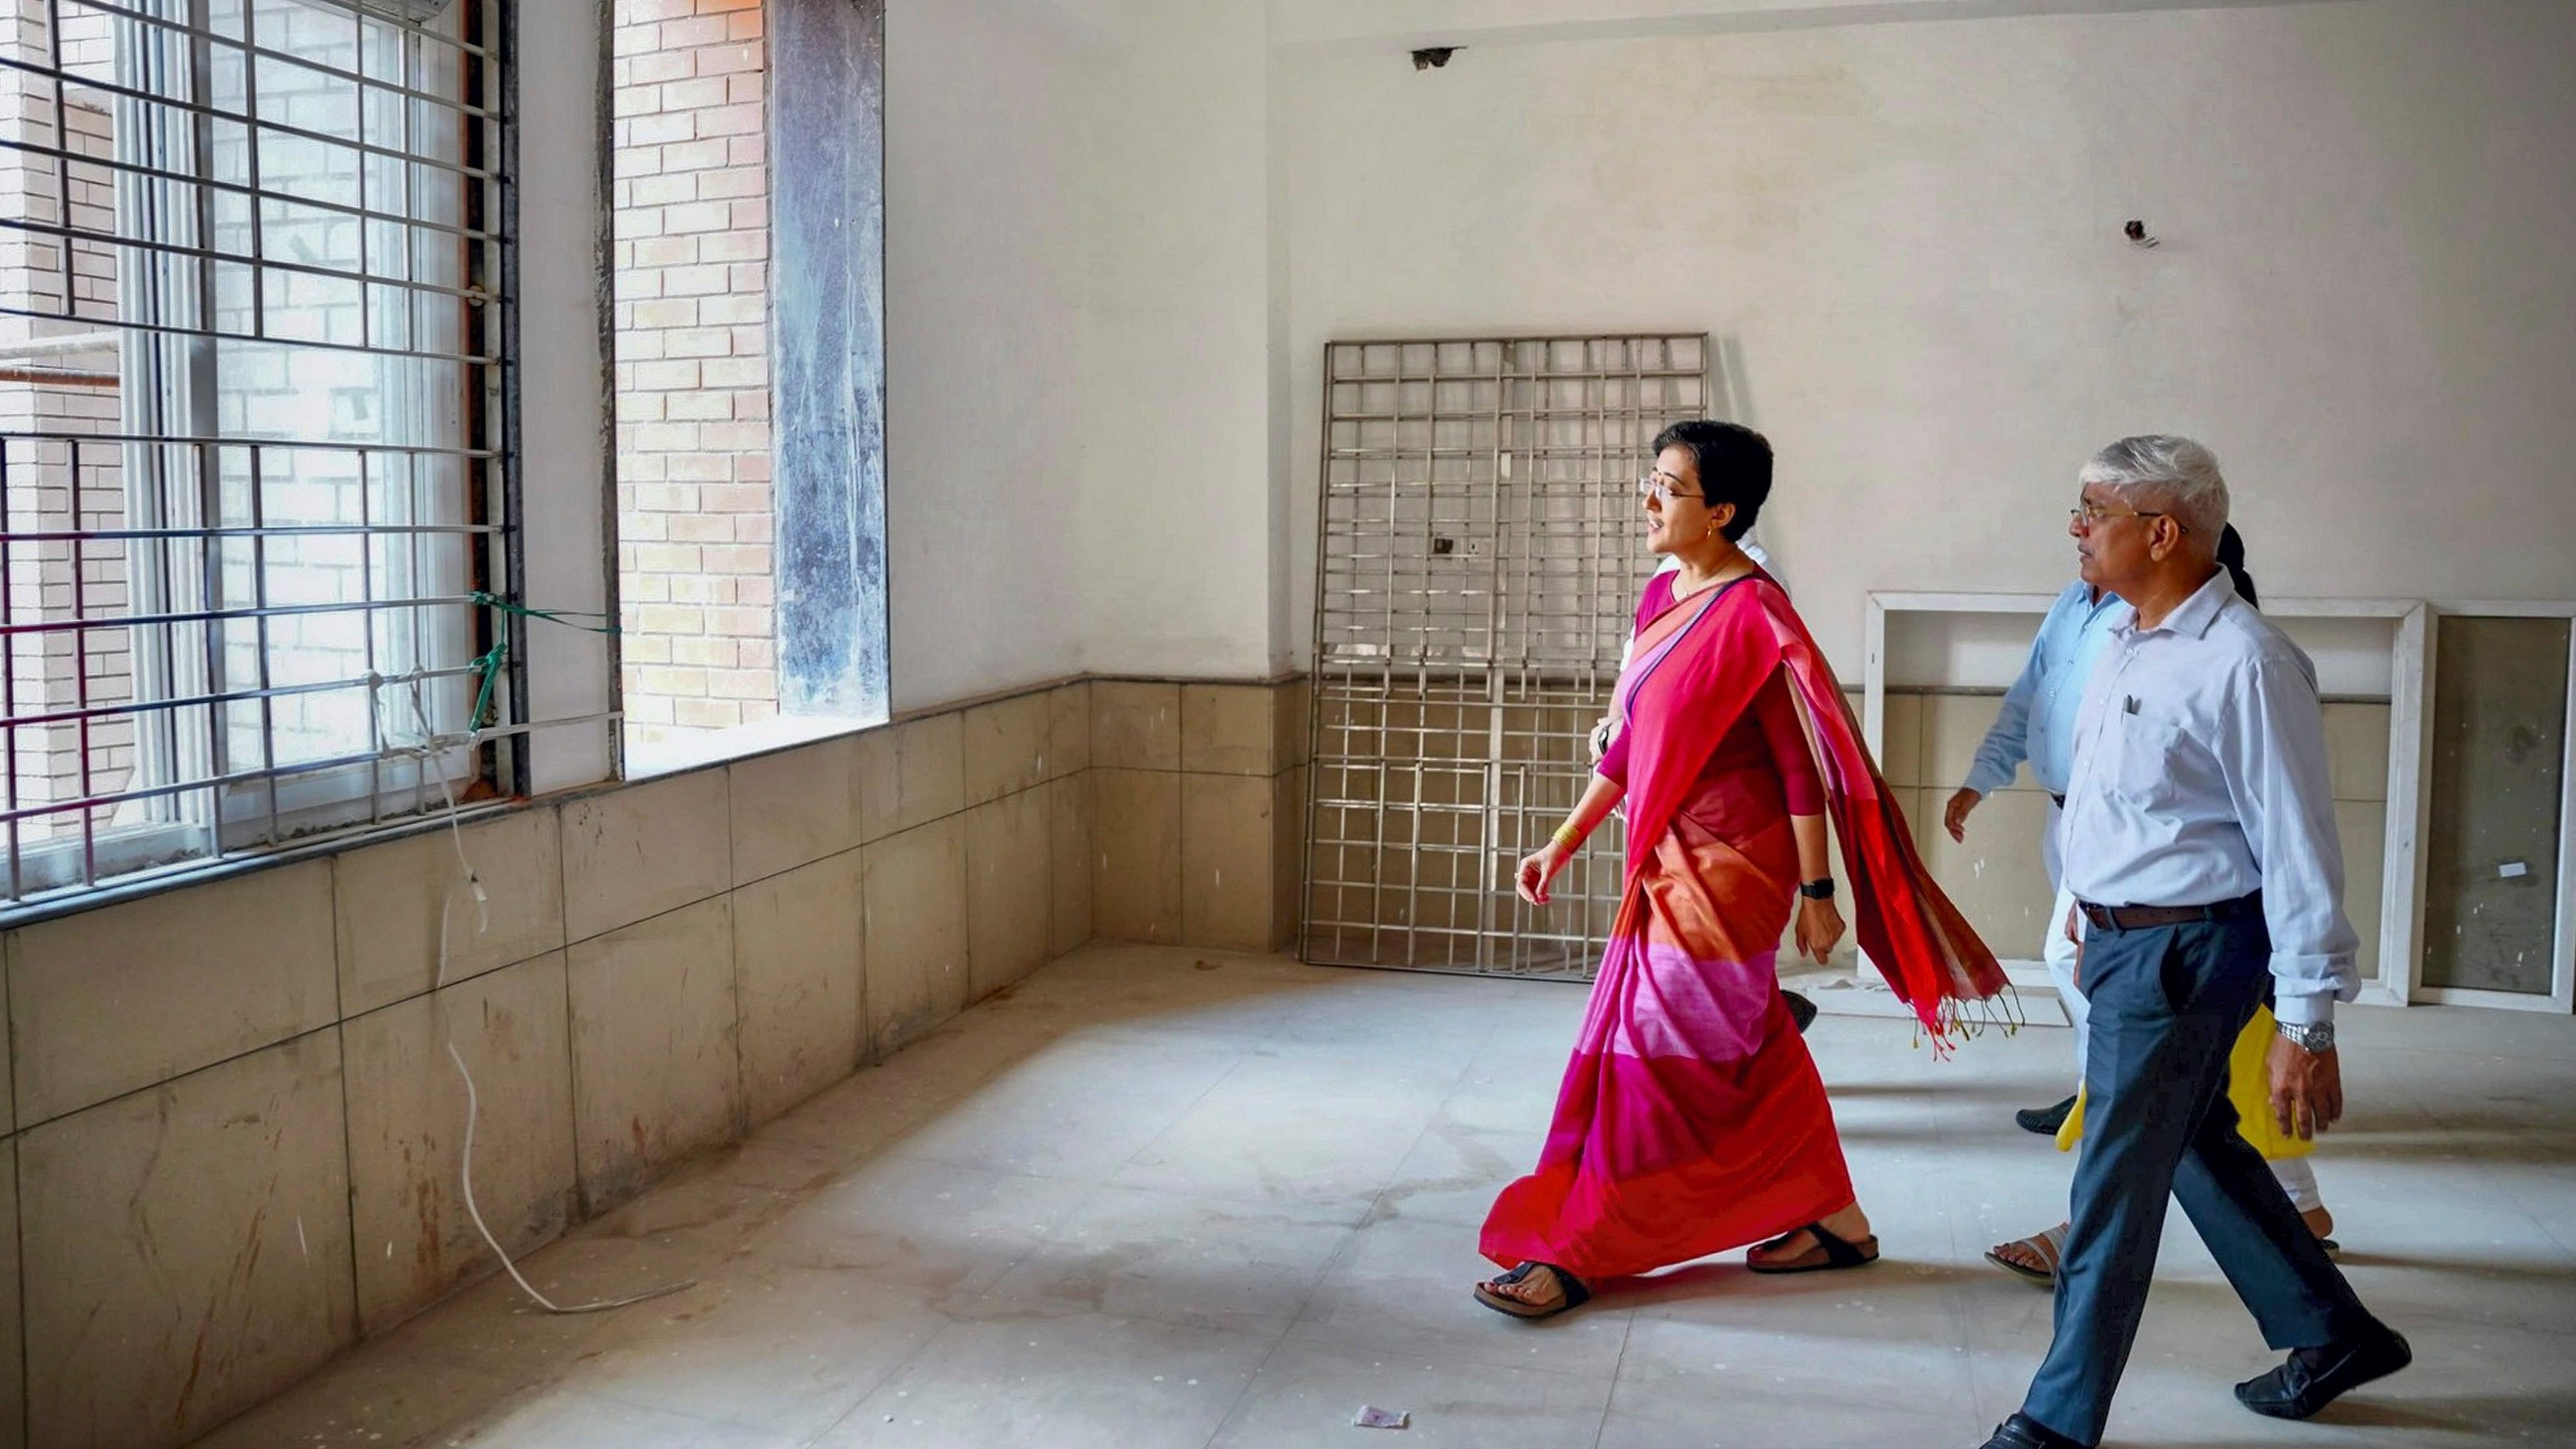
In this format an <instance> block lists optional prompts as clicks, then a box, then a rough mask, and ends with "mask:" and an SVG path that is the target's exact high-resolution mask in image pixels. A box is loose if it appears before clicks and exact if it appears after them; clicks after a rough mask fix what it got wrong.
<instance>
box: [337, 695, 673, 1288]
mask: <svg viewBox="0 0 2576 1449" xmlns="http://www.w3.org/2000/svg"><path fill="white" fill-rule="evenodd" d="M382 682H383V681H381V680H378V679H375V678H373V677H372V676H371V677H370V683H371V684H375V683H382ZM410 683H411V710H412V714H413V715H414V716H415V717H416V718H418V719H419V721H420V733H421V743H420V745H419V746H418V747H417V748H413V749H406V750H403V751H400V753H403V754H407V755H411V756H413V757H414V758H416V759H418V760H419V761H420V762H421V765H422V768H424V769H427V770H430V771H432V772H433V773H435V774H436V775H437V776H438V794H439V798H440V799H441V800H444V801H445V802H446V803H447V832H448V837H449V839H450V841H451V842H452V843H453V844H454V845H455V847H456V867H457V869H458V871H459V872H461V873H462V876H463V880H464V885H465V887H466V889H468V890H470V891H472V892H473V894H474V934H476V935H478V936H480V935H482V934H484V933H485V932H487V931H489V930H491V929H492V911H491V898H490V897H489V896H488V895H486V894H485V893H484V890H483V879H482V877H481V876H479V875H477V874H475V871H474V863H473V862H472V861H471V860H469V859H467V858H466V855H465V826H464V824H463V822H462V821H461V820H460V819H459V818H458V811H457V807H456V792H455V791H453V790H451V789H449V788H448V785H447V770H446V767H445V766H444V765H443V764H441V763H440V761H439V758H438V756H439V753H440V752H441V751H442V750H444V749H446V748H448V743H443V742H442V741H441V740H440V738H439V736H438V734H437V733H436V732H435V731H433V730H432V729H431V728H430V727H429V712H428V710H427V709H425V708H424V707H423V706H422V704H421V698H420V680H419V678H418V677H417V676H415V677H414V678H413V679H412V680H411V681H410ZM464 738H466V739H469V740H470V739H471V738H472V736H471V735H467V736H465V737H464ZM450 743H452V742H450ZM455 904H456V887H455V886H452V885H451V886H449V887H448V888H447V889H446V891H445V892H443V893H442V894H441V895H440V896H439V898H438V974H437V975H436V976H434V977H432V978H431V980H430V988H429V989H430V990H431V992H433V993H435V992H437V991H438V990H439V988H441V987H443V986H445V985H446V984H447V920H448V915H449V912H450V910H451V908H452V907H454V906H455ZM447 1059H448V1060H449V1061H451V1062H453V1063H455V1064H456V1075H457V1076H459V1077H461V1078H463V1079H464V1081H465V1141H464V1143H463V1151H462V1152H461V1153H460V1154H459V1156H460V1159H461V1161H460V1163H459V1166H458V1172H457V1177H458V1183H457V1185H458V1186H459V1187H460V1188H462V1189H463V1190H464V1194H465V1215H466V1216H467V1217H470V1218H472V1219H473V1220H474V1231H476V1232H478V1233H481V1234H482V1235H483V1242H484V1244H485V1245H486V1246H487V1247H489V1248H491V1250H492V1256H493V1257H496V1258H498V1259H500V1260H501V1267H502V1270H503V1271H504V1272H507V1273H508V1274H509V1275H510V1281H511V1282H513V1283H516V1284H518V1285H519V1291H520V1292H522V1293H525V1294H527V1295H528V1297H529V1299H530V1300H531V1301H533V1302H534V1303H535V1304H536V1305H537V1306H538V1307H539V1308H542V1309H544V1310H545V1311H547V1312H548V1313H602V1312H605V1311H607V1310H609V1309H611V1308H625V1307H629V1306H631V1305H633V1304H637V1303H643V1302H646V1301H648V1300H651V1299H655V1298H665V1297H668V1296H670V1295H671V1294H674V1293H677V1292H679V1291H681V1290H682V1289H684V1288H694V1287H696V1286H697V1280H696V1279H694V1278H688V1279H683V1280H681V1281H680V1282H677V1283H665V1284H663V1285H662V1286H661V1287H659V1288H648V1289H646V1290H645V1291H643V1292H641V1293H636V1294H632V1295H630V1296H628V1297H624V1298H609V1299H602V1300H600V1301H599V1302H596V1303H573V1304H562V1303H557V1302H555V1301H554V1300H553V1299H551V1298H548V1297H547V1296H546V1295H544V1294H543V1293H540V1292H538V1291H537V1288H536V1285H535V1284H533V1283H530V1282H529V1281H528V1279H527V1275H525V1274H523V1273H521V1272H520V1271H519V1265H518V1264H517V1263H516V1262H514V1261H512V1260H511V1257H510V1253H509V1250H508V1249H506V1248H504V1247H502V1246H501V1240H500V1239H499V1238H496V1237H494V1236H492V1229H491V1227H490V1226H489V1225H487V1224H486V1223H485V1222H484V1221H483V1209H482V1208H481V1207H479V1206H478V1205H476V1203H475V1201H474V1122H475V1119H476V1118H477V1117H478V1116H480V1115H481V1112H482V1094H481V1093H479V1092H477V1091H476V1090H475V1089H474V1074H473V1073H472V1072H469V1071H467V1070H466V1069H465V1055H464V1053H462V1052H459V1051H458V1050H457V1049H456V1038H455V1036H454V1034H453V1033H451V1034H450V1035H449V1036H448V1039H447Z"/></svg>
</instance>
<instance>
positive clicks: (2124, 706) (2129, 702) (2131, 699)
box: [2120, 694, 2138, 714]
mask: <svg viewBox="0 0 2576 1449" xmlns="http://www.w3.org/2000/svg"><path fill="white" fill-rule="evenodd" d="M2120 709H2121V711H2122V712H2123V713H2126V714H2136V713H2137V712H2138V697H2137V696H2136V695H2134V694H2132V695H2128V696H2126V697H2124V698H2123V699H2122V700H2121V701H2120Z"/></svg>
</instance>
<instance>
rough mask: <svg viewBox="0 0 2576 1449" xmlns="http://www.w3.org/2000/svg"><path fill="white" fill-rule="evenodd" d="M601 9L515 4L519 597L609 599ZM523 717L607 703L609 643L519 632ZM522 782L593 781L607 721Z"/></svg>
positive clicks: (583, 602) (611, 698)
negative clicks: (523, 591) (524, 661)
mask: <svg viewBox="0 0 2576 1449" xmlns="http://www.w3.org/2000/svg"><path fill="white" fill-rule="evenodd" d="M605 8H606V7H604V6H600V7H594V6H591V5H587V4H575V3H570V0H565V3H559V4H552V5H523V6H519V7H517V8H516V9H515V10H514V11H513V12H512V13H513V14H515V15H516V16H517V17H518V24H519V35H518V39H519V63H520V85H519V108H520V110H519V114H520V128H519V257H518V261H519V275H518V279H517V280H518V293H519V299H518V300H519V331H520V355H519V386H520V422H519V426H520V458H519V488H520V497H521V508H522V510H523V512H524V532H523V533H522V534H521V535H520V539H521V542H520V547H521V549H522V557H523V560H524V564H525V567H526V570H527V581H528V600H529V602H531V603H533V604H535V605H537V606H538V607H540V608H546V609H559V610H560V609H575V610H583V611H588V612H594V613H595V612H599V611H603V610H605V609H607V607H608V602H607V600H608V581H609V558H610V553H609V547H608V543H609V527H610V524H609V519H610V517H611V516H612V515H611V490H610V489H609V486H608V476H607V468H608V461H607V460H608V433H607V427H608V411H607V410H608V388H607V374H606V366H607V364H606V360H605V357H604V355H603V353H602V351H601V345H600V312H599V307H600V296H601V288H600V268H601V266H602V265H603V264H604V263H605V262H606V256H605V255H604V253H603V251H602V237H601V229H602V227H603V226H604V225H605V223H606V218H607V212H606V204H607V198H606V197H605V196H604V195H602V194H601V190H600V184H599V174H600V166H601V160H602V157H601V147H602V146H603V145H604V144H605V142H606V138H605V137H604V136H602V135H601V132H600V86H601V81H602V77H601V75H600V65H599V58H600V50H601V31H600V26H601V24H602V17H601V15H600V11H601V10H603V9H605ZM528 695H529V698H528V706H529V708H528V717H529V718H530V719H536V720H549V719H571V718H578V717H581V716H588V715H597V714H600V713H602V712H604V711H607V710H612V709H615V708H616V707H617V705H616V697H617V688H616V678H615V671H614V670H612V669H611V668H610V667H609V662H608V641H607V640H606V639H605V638H604V637H603V636H601V635H597V634H590V633H584V632H581V631H578V630H573V629H558V628H549V627H543V626H538V627H533V628H531V629H530V630H529V631H528ZM529 739H530V745H529V747H530V750H531V756H530V766H531V770H532V773H533V775H534V777H535V788H536V790H537V792H538V793H540V794H542V793H544V792H546V791H549V790H560V789H565V788H568V787H571V786H574V785H586V784H589V783H591V782H592V781H594V780H604V779H607V778H608V777H609V776H610V775H611V774H613V773H614V772H615V770H616V763H615V759H616V757H615V754H614V752H613V751H612V750H611V749H610V748H609V731H608V727H607V726H606V725H605V724H585V725H569V726H564V727H562V728H557V729H542V730H538V731H536V732H535V733H533V734H532V735H531V736H530V737H529Z"/></svg>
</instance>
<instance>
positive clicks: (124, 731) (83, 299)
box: [0, 0, 135, 842]
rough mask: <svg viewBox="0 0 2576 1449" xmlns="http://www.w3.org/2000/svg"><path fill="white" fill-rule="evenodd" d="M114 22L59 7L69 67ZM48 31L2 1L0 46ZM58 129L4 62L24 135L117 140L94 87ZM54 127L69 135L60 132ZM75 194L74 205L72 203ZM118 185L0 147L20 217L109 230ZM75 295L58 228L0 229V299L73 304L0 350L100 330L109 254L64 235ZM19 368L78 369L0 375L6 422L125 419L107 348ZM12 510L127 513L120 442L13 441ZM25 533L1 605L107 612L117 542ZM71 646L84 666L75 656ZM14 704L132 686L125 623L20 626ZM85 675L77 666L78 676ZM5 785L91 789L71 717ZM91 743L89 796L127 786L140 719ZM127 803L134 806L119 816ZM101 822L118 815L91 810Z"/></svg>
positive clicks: (94, 143) (93, 68)
mask: <svg viewBox="0 0 2576 1449" xmlns="http://www.w3.org/2000/svg"><path fill="white" fill-rule="evenodd" d="M107 27H108V20H107V17H105V16H103V15H98V14H94V13H91V12H87V11H82V10H71V11H68V12H67V13H66V14H65V15H64V35H63V37H62V40H63V44H62V51H63V60H64V63H65V64H66V65H67V66H69V67H71V68H73V69H74V70H75V71H77V72H78V73H81V74H84V75H96V76H100V77H102V78H104V77H106V76H107V75H108V73H109V71H110V69H111V67H112V59H113V57H112V53H111V51H110V50H109V48H108V47H109V44H110V39H109V34H108V28H107ZM52 45H53V37H52V33H51V30H50V26H49V18H48V14H47V11H46V9H45V7H44V6H43V4H42V3H41V0H0V53H5V54H7V55H8V56H10V57H11V58H13V59H18V60H22V61H26V62H29V63H33V64H38V65H45V64H50V63H51V61H52ZM62 100H63V105H62V110H61V118H60V120H61V130H60V132H59V133H58V132H57V129H56V113H55V107H54V101H55V96H54V88H53V85H52V83H51V82H49V81H47V80H45V79H43V78H41V77H38V76H34V75H30V74H27V73H26V72H23V71H15V70H11V71H0V128H5V129H6V132H7V134H8V135H9V136H11V137H12V138H14V139H19V140H23V141H25V142H26V143H28V144H30V145H35V146H43V147H49V148H50V147H54V146H56V145H60V146H61V147H62V148H63V149H65V150H68V151H71V152H74V153H76V154H78V155H83V156H108V155H111V154H113V151H114V135H113V130H112V122H111V119H110V117H109V113H108V111H107V108H106V101H105V98H104V97H102V96H101V95H99V94H98V93H96V92H85V91H82V90H79V89H71V90H68V91H67V92H66V93H65V95H64V96H63V97H62ZM58 134H59V135H60V136H61V137H62V139H60V140H58V139H57V137H58ZM66 201H68V213H67V212H66V208H65V203H66ZM115 207H116V197H115V188H114V184H113V181H112V178H111V177H110V175H109V173H108V172H107V171H106V170H105V169H104V168H101V167H90V166H82V165H80V164H78V163H76V162H75V163H64V164H61V165H57V164H56V162H55V161H54V159H53V158H51V157H46V156H42V155H38V154H34V153H31V152H27V151H20V150H15V149H8V150H0V209H5V210H7V211H9V212H11V213H13V214H15V215H20V216H24V217H26V218H28V219H29V220H32V221H36V222H41V223H46V224H62V225H69V226H73V227H78V228H81V229H83V230H101V231H103V230H110V229H112V228H113V227H114V224H115V216H116V211H115ZM69 246H70V252H71V269H70V270H71V276H70V288H71V298H70V305H69V306H68V307H67V306H66V301H65V297H64V295H63V294H64V286H65V277H64V268H63V251H64V247H65V242H64V241H63V240H62V239H61V238H59V237H53V236H45V235H40V234H37V233H33V232H25V231H17V230H11V231H8V232H6V233H5V234H0V302H5V304H6V305H8V306H10V307H13V308H24V309H27V310H29V311H34V312H39V313H46V314H68V315H64V316H62V317H61V320H54V318H53V317H51V316H49V317H46V318H42V319H39V318H31V317H25V316H14V315H13V316H7V317H0V355H9V354H12V353H16V352H18V351H19V350H20V349H22V348H23V346H24V345H25V344H28V343H34V342H42V341H45V340H47V339H51V338H59V337H66V336H70V335H74V334H80V333H88V332H95V331H97V330H99V328H100V324H101V322H102V321H103V320H105V319H109V318H112V317H114V316H115V310H116V256H115V253H114V252H113V250H112V249H110V248H108V247H106V246H103V245H100V244H98V243H95V242H82V241H74V242H71V243H69ZM17 365H19V366H24V367H30V368H34V369H37V370H41V371H43V372H48V373H53V372H59V373H65V374H78V375H83V376H84V380H83V381H79V382H71V381H59V382H58V381H53V380H50V379H48V380H42V381H37V380H17V379H13V380H8V381H0V431H17V430H22V429H23V430H27V431H34V432H46V433H70V434H103V433H114V432H116V431H117V429H118V425H119V411H118V407H119V405H118V394H117V389H116V388H115V387H114V386H113V385H106V386H102V385H99V384H98V383H97V382H96V381H94V380H93V379H96V378H98V377H100V376H102V375H105V374H112V373H114V372H115V370H116V365H117V364H116V353H115V350H114V348H113V347H109V348H106V349H105V350H103V351H100V350H93V351H83V352H75V353H53V354H49V355H45V356H41V357H34V358H29V359H28V360H27V361H26V362H25V363H21V364H17ZM9 462H10V465H11V469H10V476H9V488H8V506H7V519H8V526H9V528H10V530H11V531H12V532H60V531H64V530H66V529H69V528H71V527H73V526H74V524H73V520H74V518H75V517H76V516H77V518H78V520H79V526H82V527H87V528H92V529H114V528H120V527H123V526H124V524H125V479H124V465H123V450H122V449H120V448H119V447H118V446H117V445H115V444H113V443H98V444H92V445H88V446H81V447H78V448H77V450H75V446H74V445H72V444H69V443H63V442H43V443H35V442H20V443H17V444H15V445H13V446H12V447H11V448H10V457H9ZM75 552H76V551H75V550H74V548H73V546H72V545H71V544H69V543H33V542H30V543H19V544H12V545H10V546H9V555H8V561H9V580H8V596H7V609H8V617H9V619H10V620H11V621H12V622H17V623H35V622H59V621H63V620H68V619H71V618H72V617H74V616H75V613H76V612H77V611H79V606H80V605H81V604H82V603H83V602H84V601H85V602H86V603H87V605H88V609H87V612H89V613H92V614H97V613H102V612H113V611H115V610H117V609H121V608H123V607H124V606H125V603H126V588H127V574H126V550H125V545H124V544H123V543H121V542H113V541H103V542H96V543H88V544H84V545H83V546H82V547H81V548H80V549H78V550H77V557H75ZM76 653H77V656H78V659H79V661H80V662H79V664H78V665H77V666H76V665H75V662H74V661H75V655H76ZM8 670H9V676H10V678H9V690H10V694H9V703H10V704H11V706H12V710H11V712H12V713H15V714H19V715H31V714H41V713H46V712H50V711H57V710H69V709H76V708H81V707H84V706H86V707H91V708H98V707H106V706H112V705H116V704H121V703H125V702H127V701H129V700H131V699H132V698H133V696H134V669H133V655H132V649H131V642H130V640H129V638H128V634H127V631H125V630H123V629H101V630H92V631H89V632H87V633H86V634H84V635H78V636H76V635H75V634H73V633H71V632H69V631H64V632H59V633H47V634H28V635H19V636H14V637H13V638H12V639H11V640H10V642H9V651H8ZM83 676H86V677H85V678H84V677H83ZM16 735H17V737H16V739H15V740H14V741H12V743H14V744H15V746H16V760H15V769H14V771H13V775H14V778H13V781H12V783H13V784H14V787H15V795H16V803H17V804H18V805H20V806H27V805H38V804H44V803H48V802H53V801H64V800H75V799H78V798H80V797H81V795H82V794H83V793H84V781H83V777H82V774H81V763H80V761H81V746H82V743H83V740H84V731H83V729H82V727H81V726H80V725H78V724H76V723H70V722H66V723H59V724H51V725H36V726H30V727H27V728H24V729H21V730H18V731H17V732H16ZM86 740H87V744H88V747H89V758H90V773H89V776H88V778H87V782H86V783H87V789H88V791H89V792H92V793H96V792H104V791H112V790H116V789H121V788H123V787H124V786H125V784H126V783H127V781H128V779H129V778H130V777H131V775H132V772H133V769H134V750H135V743H134V725H133V722H132V721H131V720H130V719H126V718H107V719H100V720H97V721H94V722H92V723H91V725H90V726H89V728H88V730H87V731H86ZM126 813H127V814H128V815H131V814H132V813H133V811H132V810H128V811H127V812H126ZM95 823H96V824H97V825H98V826H100V827H102V828H104V827H107V826H109V825H112V824H114V823H116V817H115V815H114V814H113V813H112V812H109V811H100V812H97V814H96V815H95ZM79 830H80V817H79V816H78V815H77V814H65V815H54V816H37V817H33V818H31V819H29V820H28V821H26V822H24V823H23V824H22V825H21V826H20V834H19V838H20V839H21V840H22V841H27V842H34V841H40V840H45V839H48V838H51V837H54V836H59V835H76V834H78V833H79Z"/></svg>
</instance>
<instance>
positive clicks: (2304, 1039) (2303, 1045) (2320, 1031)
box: [2272, 1021, 2334, 1052]
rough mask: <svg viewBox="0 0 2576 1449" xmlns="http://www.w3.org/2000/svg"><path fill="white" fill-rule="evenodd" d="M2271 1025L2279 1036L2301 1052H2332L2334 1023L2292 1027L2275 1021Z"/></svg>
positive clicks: (2286, 1023) (2319, 1022) (2314, 1023)
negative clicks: (2277, 1031) (2286, 1038)
mask: <svg viewBox="0 0 2576 1449" xmlns="http://www.w3.org/2000/svg"><path fill="white" fill-rule="evenodd" d="M2272 1025H2273V1026H2274V1028H2276V1029H2277V1030H2279V1032H2280V1033H2281V1035H2283V1036H2285V1037H2288V1038H2289V1039H2290V1040H2291V1041H2292V1042H2294V1043H2296V1044H2297V1045H2298V1047H2299V1049H2300V1050H2301V1051H2311V1052H2330V1051H2333V1050H2334V1023H2333V1022H2331V1021H2317V1022H2310V1023H2309V1024H2307V1025H2306V1026H2292V1025H2291V1024H2290V1023H2288V1022H2286V1021H2276V1022H2274V1023H2272Z"/></svg>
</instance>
